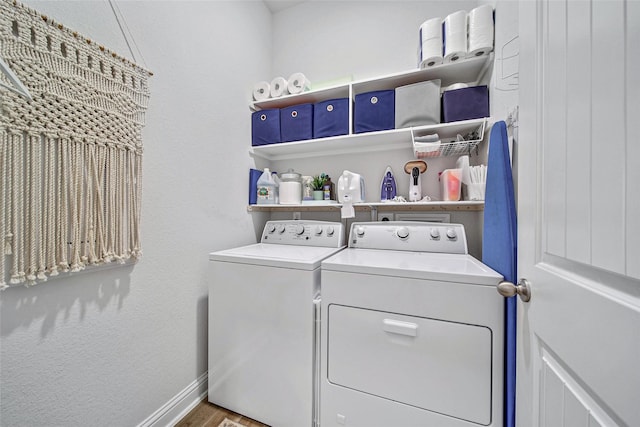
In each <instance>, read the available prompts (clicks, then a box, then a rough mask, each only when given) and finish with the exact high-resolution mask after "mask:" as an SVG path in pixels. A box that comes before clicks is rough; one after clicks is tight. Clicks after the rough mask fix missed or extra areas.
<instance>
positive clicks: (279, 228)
mask: <svg viewBox="0 0 640 427" xmlns="http://www.w3.org/2000/svg"><path fill="white" fill-rule="evenodd" d="M284 230H285V228H284V224H280V225H279V226H278V233H280V234H282V233H284Z"/></svg>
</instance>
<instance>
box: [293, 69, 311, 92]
mask: <svg viewBox="0 0 640 427" xmlns="http://www.w3.org/2000/svg"><path fill="white" fill-rule="evenodd" d="M288 82H289V83H288V85H287V89H288V90H289V93H291V94H297V93H302V92H304V91H305V90H309V88H310V87H311V82H310V81H309V80H308V79H307V77H306V76H305V75H304V74H302V73H293V74H291V76H290V77H289V80H288Z"/></svg>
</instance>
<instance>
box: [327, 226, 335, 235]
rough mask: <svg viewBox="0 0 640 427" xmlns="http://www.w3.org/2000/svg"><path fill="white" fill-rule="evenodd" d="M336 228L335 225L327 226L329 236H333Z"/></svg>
mask: <svg viewBox="0 0 640 427" xmlns="http://www.w3.org/2000/svg"><path fill="white" fill-rule="evenodd" d="M334 232H335V230H334V229H333V225H330V226H328V227H327V236H333V233H334Z"/></svg>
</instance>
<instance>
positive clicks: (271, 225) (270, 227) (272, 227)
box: [267, 224, 276, 233]
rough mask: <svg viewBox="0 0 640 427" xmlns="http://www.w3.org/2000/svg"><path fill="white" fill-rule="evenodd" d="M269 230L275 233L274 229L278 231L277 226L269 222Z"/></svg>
mask: <svg viewBox="0 0 640 427" xmlns="http://www.w3.org/2000/svg"><path fill="white" fill-rule="evenodd" d="M267 231H268V232H269V233H273V232H274V231H276V226H275V225H273V224H269V226H268V227H267Z"/></svg>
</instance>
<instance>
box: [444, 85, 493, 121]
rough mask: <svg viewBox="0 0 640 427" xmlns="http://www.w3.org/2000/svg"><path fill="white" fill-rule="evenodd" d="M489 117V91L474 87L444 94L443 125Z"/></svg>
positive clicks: (481, 87)
mask: <svg viewBox="0 0 640 427" xmlns="http://www.w3.org/2000/svg"><path fill="white" fill-rule="evenodd" d="M482 117H489V89H488V88H487V86H473V87H465V88H462V89H454V90H448V91H445V92H444V93H443V94H442V121H443V123H450V122H457V121H460V120H471V119H480V118H482Z"/></svg>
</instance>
